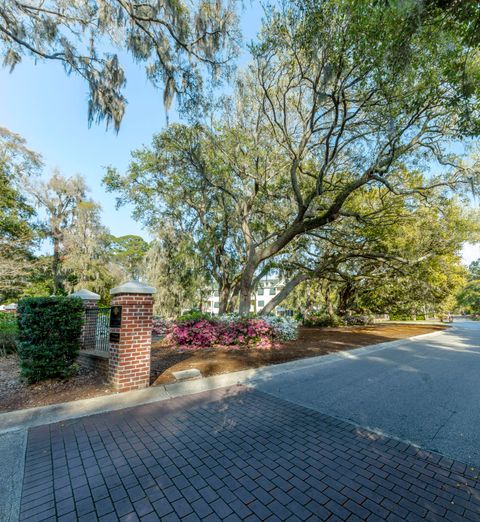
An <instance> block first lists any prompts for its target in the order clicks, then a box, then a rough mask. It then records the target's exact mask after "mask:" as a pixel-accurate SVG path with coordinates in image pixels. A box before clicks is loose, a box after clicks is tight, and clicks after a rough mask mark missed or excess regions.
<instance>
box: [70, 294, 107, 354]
mask: <svg viewBox="0 0 480 522" xmlns="http://www.w3.org/2000/svg"><path fill="white" fill-rule="evenodd" d="M70 297H80V299H82V301H83V307H84V308H85V310H87V309H92V308H97V307H98V301H99V300H100V296H99V295H98V294H96V293H95V292H90V290H86V289H85V288H82V289H81V290H78V291H77V292H74V293H73V294H70ZM96 330H97V314H96V313H85V322H84V324H83V326H82V334H81V347H82V348H83V349H89V350H95V332H96ZM90 345H91V346H90Z"/></svg>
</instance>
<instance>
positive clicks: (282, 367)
mask: <svg viewBox="0 0 480 522" xmlns="http://www.w3.org/2000/svg"><path fill="white" fill-rule="evenodd" d="M444 331H445V330H441V331H438V332H431V333H428V334H421V335H417V336H414V337H406V338H404V339H399V340H397V341H389V342H385V343H378V344H373V345H369V346H363V347H361V348H353V349H351V350H342V351H340V352H335V353H332V354H329V355H319V356H316V357H308V358H305V359H299V360H296V361H290V362H286V363H282V364H275V365H270V366H262V367H261V368H255V369H249V370H240V371H238V372H231V373H224V374H220V375H214V376H212V377H205V378H202V379H195V380H191V381H184V382H177V383H173V384H166V385H163V386H154V387H150V388H146V389H143V390H135V391H130V392H125V393H113V394H110V395H102V396H100V397H94V398H92V399H81V400H78V401H71V402H64V403H60V404H52V405H50V406H40V407H37V408H28V409H24V410H17V411H12V412H6V413H0V435H1V434H4V433H10V432H14V431H19V430H25V429H28V428H31V427H34V426H42V425H44V424H51V423H54V422H60V421H64V420H68V419H74V418H78V417H86V416H88V415H96V414H99V413H106V412H109V411H117V410H121V409H124V408H132V407H134V406H139V405H141V404H148V403H151V402H156V401H164V400H168V399H173V398H175V397H181V396H184V395H190V394H194V393H200V392H203V391H208V390H214V389H217V388H223V387H225V386H231V385H235V384H246V385H250V386H254V385H255V383H256V382H259V381H262V380H264V379H268V378H271V377H274V376H277V375H280V374H282V373H288V372H292V371H296V370H301V369H304V368H312V367H316V366H322V365H325V364H331V363H334V362H337V361H341V360H343V359H351V358H355V357H357V356H361V355H367V354H370V353H374V352H378V351H380V350H384V349H385V348H395V347H398V346H400V345H401V344H402V343H404V342H405V341H408V342H410V341H416V340H421V339H425V338H427V337H434V336H436V335H440V334H442V333H443V332H444Z"/></svg>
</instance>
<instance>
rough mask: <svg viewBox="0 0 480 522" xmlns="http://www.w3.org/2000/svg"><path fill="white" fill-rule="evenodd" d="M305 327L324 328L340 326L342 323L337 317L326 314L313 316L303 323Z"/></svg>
mask: <svg viewBox="0 0 480 522" xmlns="http://www.w3.org/2000/svg"><path fill="white" fill-rule="evenodd" d="M303 324H304V326H309V327H311V328H324V327H328V326H330V327H331V326H340V325H341V324H342V321H341V319H340V318H339V317H337V316H333V317H332V316H330V315H328V314H325V313H318V314H311V315H309V316H308V317H306V318H305V319H304V321H303Z"/></svg>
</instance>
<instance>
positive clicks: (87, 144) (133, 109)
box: [0, 0, 480, 263]
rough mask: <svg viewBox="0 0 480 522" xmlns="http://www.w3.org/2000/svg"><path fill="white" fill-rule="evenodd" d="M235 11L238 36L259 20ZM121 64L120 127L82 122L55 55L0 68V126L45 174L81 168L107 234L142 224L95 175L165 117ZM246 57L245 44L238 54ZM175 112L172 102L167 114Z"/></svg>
mask: <svg viewBox="0 0 480 522" xmlns="http://www.w3.org/2000/svg"><path fill="white" fill-rule="evenodd" d="M245 4H246V7H245V10H244V12H243V13H242V16H241V27H242V32H243V35H244V40H245V42H249V41H250V40H252V39H253V38H254V37H255V35H256V33H257V31H258V30H259V28H260V22H261V16H262V9H261V7H260V5H259V2H258V1H255V0H253V1H252V3H251V4H250V3H249V2H246V3H245ZM123 58H124V60H123V63H124V65H125V67H126V72H127V87H126V91H125V94H126V97H127V99H128V106H127V110H126V114H125V117H124V119H123V121H122V126H121V129H120V132H119V133H118V134H116V133H115V132H114V131H113V130H109V131H106V130H105V126H104V125H99V126H98V125H92V127H91V128H89V127H88V124H87V85H86V84H85V82H84V81H83V80H81V79H80V78H78V77H75V76H66V74H65V72H64V70H63V68H62V66H61V65H60V64H59V63H53V62H42V63H39V64H37V65H35V64H34V63H33V61H32V60H30V59H28V58H26V59H25V60H24V61H23V63H21V64H20V65H18V66H17V67H16V68H15V70H14V72H13V73H12V74H9V72H8V71H7V70H6V69H1V68H0V126H3V127H6V128H8V129H9V130H11V131H13V132H16V133H18V134H20V135H21V136H23V137H24V138H25V139H26V140H27V142H28V146H29V147H30V148H31V149H33V150H35V151H36V152H39V153H40V154H42V156H43V158H44V161H45V175H46V176H48V175H49V174H50V173H51V170H52V169H53V168H55V167H58V168H59V170H60V171H61V172H62V174H64V175H67V176H69V175H73V174H82V175H83V176H84V177H85V178H86V180H87V184H88V186H89V188H90V189H91V196H92V198H93V199H94V200H96V201H98V202H99V203H101V205H102V208H103V215H102V219H103V223H104V224H105V225H106V226H107V227H108V228H109V229H110V231H111V233H112V234H114V235H117V236H119V235H125V234H139V235H142V236H144V237H147V234H146V231H145V230H142V228H141V226H140V224H138V223H136V222H135V221H134V220H133V219H132V218H131V216H130V212H131V209H130V208H128V207H123V208H122V209H120V210H116V209H115V196H114V195H113V194H108V193H107V192H106V191H105V189H104V188H103V186H102V183H101V180H102V177H103V174H104V167H105V166H107V165H112V166H114V167H117V168H118V169H119V170H120V171H124V170H125V168H126V167H127V165H128V162H129V157H130V151H131V150H133V149H135V148H138V147H140V146H142V145H143V144H148V143H149V142H150V140H151V137H152V135H153V134H154V133H156V132H159V131H160V130H161V129H162V128H163V127H164V126H165V123H166V120H165V110H164V108H163V103H162V93H161V92H160V91H158V90H156V89H154V87H152V85H151V84H150V83H149V82H148V80H147V79H146V77H145V74H144V71H143V69H142V67H141V66H139V65H136V64H134V63H133V62H132V61H131V60H130V59H129V57H128V56H125V57H123ZM245 59H246V52H244V53H243V55H242V61H244V60H245ZM175 118H176V113H175V111H174V110H172V111H171V113H170V121H172V120H173V119H175ZM479 257H480V246H479V245H467V246H466V247H465V249H464V260H465V262H467V263H468V262H471V261H473V260H475V259H477V258H479Z"/></svg>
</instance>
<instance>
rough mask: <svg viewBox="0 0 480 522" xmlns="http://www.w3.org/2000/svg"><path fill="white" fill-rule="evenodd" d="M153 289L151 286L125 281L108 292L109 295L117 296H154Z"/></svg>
mask: <svg viewBox="0 0 480 522" xmlns="http://www.w3.org/2000/svg"><path fill="white" fill-rule="evenodd" d="M154 293H155V288H153V286H148V285H145V284H143V283H140V281H133V280H132V281H127V282H126V283H122V284H121V285H120V286H117V287H115V288H112V289H111V290H110V295H118V294H154Z"/></svg>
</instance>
